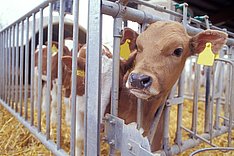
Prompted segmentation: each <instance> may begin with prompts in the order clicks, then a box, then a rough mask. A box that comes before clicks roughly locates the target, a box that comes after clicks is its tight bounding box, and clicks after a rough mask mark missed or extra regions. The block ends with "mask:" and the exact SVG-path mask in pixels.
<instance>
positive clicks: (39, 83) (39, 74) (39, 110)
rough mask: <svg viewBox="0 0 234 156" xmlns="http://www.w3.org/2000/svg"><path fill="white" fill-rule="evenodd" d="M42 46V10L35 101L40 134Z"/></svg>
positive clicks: (41, 14)
mask: <svg viewBox="0 0 234 156" xmlns="http://www.w3.org/2000/svg"><path fill="white" fill-rule="evenodd" d="M42 44H43V9H42V8H41V9H40V11H39V52H38V82H37V83H38V85H37V87H38V91H37V93H38V96H37V97H38V99H37V124H38V127H37V128H38V132H41V101H42Z"/></svg>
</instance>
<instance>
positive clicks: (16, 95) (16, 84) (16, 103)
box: [15, 23, 19, 112]
mask: <svg viewBox="0 0 234 156" xmlns="http://www.w3.org/2000/svg"><path fill="white" fill-rule="evenodd" d="M15 59H16V60H15V67H16V70H15V111H16V112H18V104H19V23H17V24H16V57H15Z"/></svg>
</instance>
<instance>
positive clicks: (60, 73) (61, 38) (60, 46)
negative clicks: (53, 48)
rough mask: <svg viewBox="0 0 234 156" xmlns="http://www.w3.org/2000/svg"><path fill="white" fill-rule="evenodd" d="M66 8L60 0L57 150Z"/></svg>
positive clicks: (59, 146)
mask: <svg viewBox="0 0 234 156" xmlns="http://www.w3.org/2000/svg"><path fill="white" fill-rule="evenodd" d="M64 8H65V1H64V0H60V11H59V14H60V18H59V49H58V107H57V113H58V114H57V115H58V117H57V119H58V120H57V121H58V122H57V123H58V125H57V149H60V148H61V116H62V55H63V36H64Z"/></svg>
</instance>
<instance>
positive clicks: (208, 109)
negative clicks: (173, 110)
mask: <svg viewBox="0 0 234 156" xmlns="http://www.w3.org/2000/svg"><path fill="white" fill-rule="evenodd" d="M204 20H205V23H206V28H207V29H210V24H209V17H208V16H205V18H204ZM205 76H206V91H205V95H206V96H205V120H204V132H207V133H209V124H210V122H211V119H210V117H211V115H210V113H211V102H210V88H211V87H210V78H211V67H208V66H206V67H205Z"/></svg>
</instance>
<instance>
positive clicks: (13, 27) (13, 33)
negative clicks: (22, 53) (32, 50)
mask: <svg viewBox="0 0 234 156" xmlns="http://www.w3.org/2000/svg"><path fill="white" fill-rule="evenodd" d="M15 47H16V46H15V25H14V26H12V65H11V66H12V69H11V70H12V74H11V76H12V82H11V84H12V90H11V95H12V97H11V98H12V109H14V108H15V67H16V66H15Z"/></svg>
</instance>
